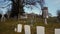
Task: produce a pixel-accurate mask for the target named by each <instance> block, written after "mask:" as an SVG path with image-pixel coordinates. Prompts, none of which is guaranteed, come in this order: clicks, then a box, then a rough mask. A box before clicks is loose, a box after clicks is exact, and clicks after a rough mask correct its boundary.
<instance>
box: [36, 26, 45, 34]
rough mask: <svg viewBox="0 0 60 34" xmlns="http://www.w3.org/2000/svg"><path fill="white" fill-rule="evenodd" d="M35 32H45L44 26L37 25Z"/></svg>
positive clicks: (38, 33) (39, 33)
mask: <svg viewBox="0 0 60 34" xmlns="http://www.w3.org/2000/svg"><path fill="white" fill-rule="evenodd" d="M36 30H37V34H45V28H44V27H43V26H37V28H36Z"/></svg>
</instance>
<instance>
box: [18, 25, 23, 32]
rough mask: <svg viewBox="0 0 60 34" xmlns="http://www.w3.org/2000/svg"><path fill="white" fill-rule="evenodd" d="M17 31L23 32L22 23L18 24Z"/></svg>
mask: <svg viewBox="0 0 60 34" xmlns="http://www.w3.org/2000/svg"><path fill="white" fill-rule="evenodd" d="M17 32H22V24H18V25H17Z"/></svg>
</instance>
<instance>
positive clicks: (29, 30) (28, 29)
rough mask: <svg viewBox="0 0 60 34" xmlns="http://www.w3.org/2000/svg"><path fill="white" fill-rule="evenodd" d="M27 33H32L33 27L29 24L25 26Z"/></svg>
mask: <svg viewBox="0 0 60 34" xmlns="http://www.w3.org/2000/svg"><path fill="white" fill-rule="evenodd" d="M24 30H25V34H31V29H30V26H29V25H25V26H24Z"/></svg>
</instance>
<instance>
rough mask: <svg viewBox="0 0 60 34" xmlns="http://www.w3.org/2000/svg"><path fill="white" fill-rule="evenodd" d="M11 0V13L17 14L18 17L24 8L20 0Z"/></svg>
mask: <svg viewBox="0 0 60 34" xmlns="http://www.w3.org/2000/svg"><path fill="white" fill-rule="evenodd" d="M12 2H13V8H12V14H13V15H14V16H17V18H18V14H20V15H23V13H24V10H23V7H24V6H23V4H22V3H21V0H12ZM13 15H12V16H13Z"/></svg>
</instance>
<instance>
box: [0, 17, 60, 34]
mask: <svg viewBox="0 0 60 34" xmlns="http://www.w3.org/2000/svg"><path fill="white" fill-rule="evenodd" d="M56 21H57V20H56V19H55V18H49V19H48V24H47V25H46V24H45V23H44V22H43V19H41V18H35V19H33V23H32V24H33V26H31V34H36V26H44V27H45V34H55V33H54V29H55V28H60V23H57V22H56ZM17 24H22V25H23V28H22V32H21V33H18V32H15V31H14V28H16V27H17ZM24 25H31V19H19V20H16V19H7V20H6V21H5V22H0V34H25V32H24Z"/></svg>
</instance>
